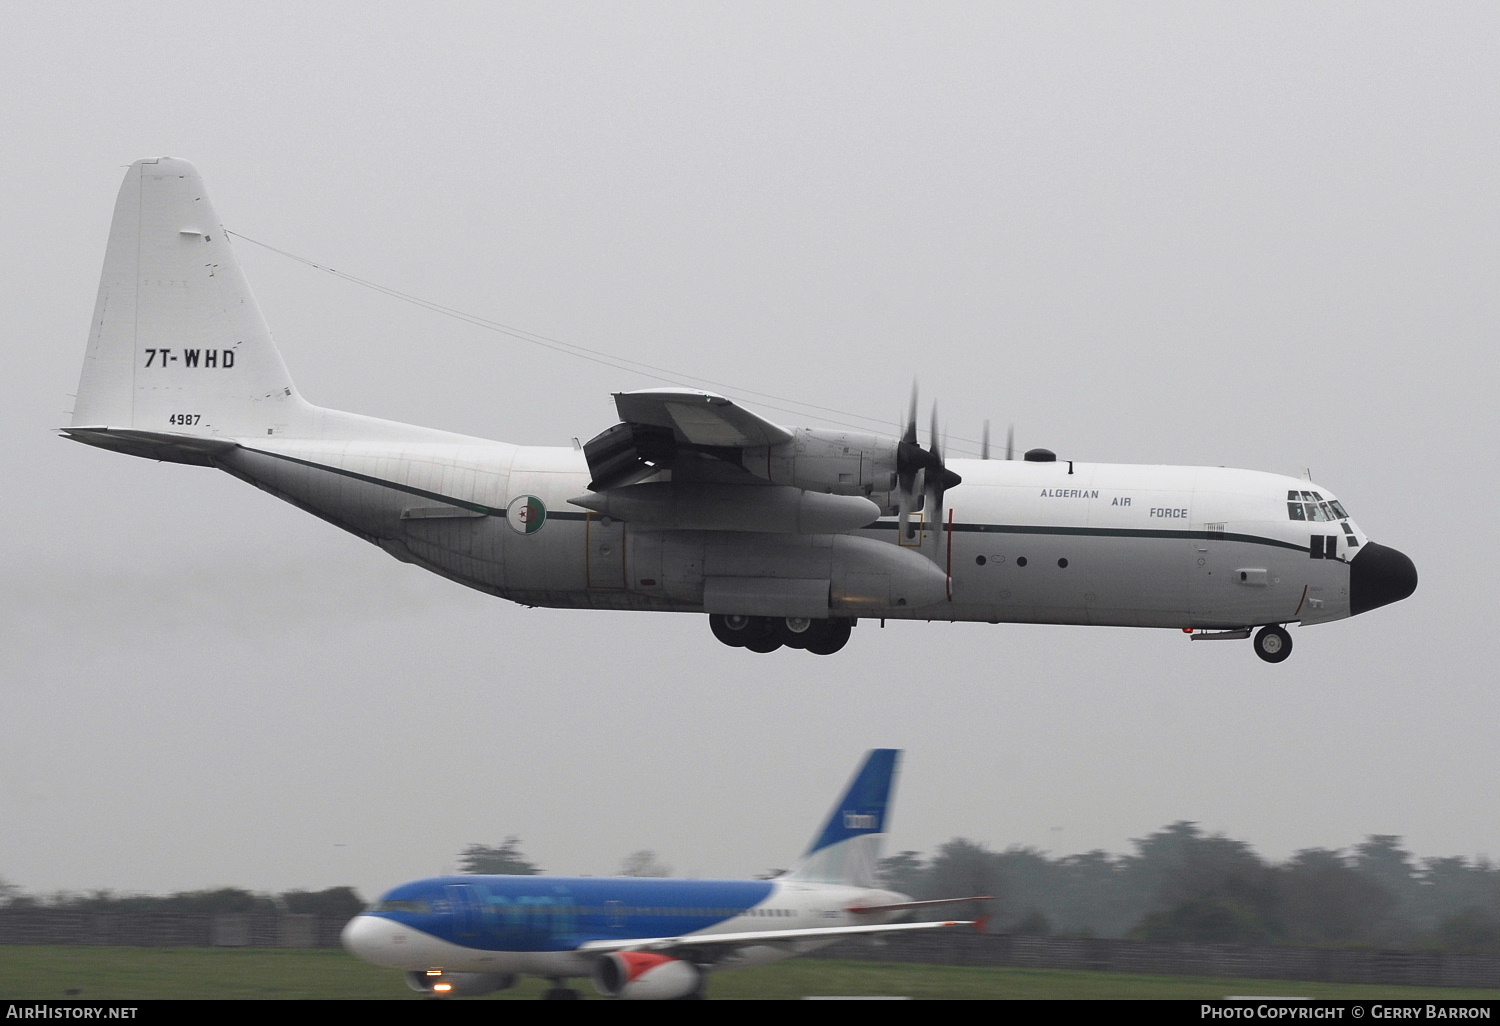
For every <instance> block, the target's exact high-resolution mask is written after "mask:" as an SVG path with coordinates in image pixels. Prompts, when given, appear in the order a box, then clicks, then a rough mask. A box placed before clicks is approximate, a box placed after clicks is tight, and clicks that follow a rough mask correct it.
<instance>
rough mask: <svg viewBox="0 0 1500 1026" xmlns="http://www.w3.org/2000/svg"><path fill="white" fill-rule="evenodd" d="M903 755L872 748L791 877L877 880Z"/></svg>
mask: <svg viewBox="0 0 1500 1026" xmlns="http://www.w3.org/2000/svg"><path fill="white" fill-rule="evenodd" d="M900 756H901V752H900V751H899V750H898V749H895V748H876V749H874V750H873V751H871V752H870V754H869V755H868V756H867V757H866V758H865V763H864V765H863V766H861V767H860V768H859V772H857V773H855V774H854V779H853V780H851V781H850V782H849V787H848V788H847V789H846V790H845V791H844V795H843V797H842V798H840V799H839V800H838V802H837V803H836V804H835V805H834V807H833V811H832V812H830V813H829V815H828V820H827V822H826V823H825V824H824V825H823V829H822V830H821V831H819V833H818V835H817V836H816V837H815V838H814V839H813V842H812V844H811V845H810V846H809V847H808V849H807V853H806V854H805V855H803V856H802V858H800V859H799V860H797V864H796V865H794V866H793V867H792V868H791V870H790V871H789V872H788V873H787V874H786V877H785V879H788V880H806V881H810V882H814V883H831V884H848V885H850V886H854V887H874V886H876V885H877V882H876V879H875V873H876V869H877V863H878V862H879V859H880V849H881V843H882V842H883V841H884V839H885V819H886V814H887V812H888V811H889V809H890V799H891V789H892V787H893V786H894V785H895V781H896V765H897V763H898V762H899V761H900Z"/></svg>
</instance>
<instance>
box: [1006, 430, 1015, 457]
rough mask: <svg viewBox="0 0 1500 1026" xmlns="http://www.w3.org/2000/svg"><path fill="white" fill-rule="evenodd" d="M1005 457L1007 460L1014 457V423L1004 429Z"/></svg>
mask: <svg viewBox="0 0 1500 1026" xmlns="http://www.w3.org/2000/svg"><path fill="white" fill-rule="evenodd" d="M1005 458H1006V459H1008V460H1013V459H1015V458H1016V426H1015V425H1014V424H1012V425H1011V426H1010V427H1008V428H1006V429H1005Z"/></svg>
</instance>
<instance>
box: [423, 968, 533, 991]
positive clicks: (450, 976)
mask: <svg viewBox="0 0 1500 1026" xmlns="http://www.w3.org/2000/svg"><path fill="white" fill-rule="evenodd" d="M406 985H407V986H408V987H410V988H411V989H412V990H415V991H417V992H419V993H422V994H431V995H432V996H433V997H478V996H479V995H480V994H493V993H494V992H495V991H497V990H509V989H510V988H511V987H514V986H515V985H516V977H515V974H514V973H423V972H410V973H407V974H406Z"/></svg>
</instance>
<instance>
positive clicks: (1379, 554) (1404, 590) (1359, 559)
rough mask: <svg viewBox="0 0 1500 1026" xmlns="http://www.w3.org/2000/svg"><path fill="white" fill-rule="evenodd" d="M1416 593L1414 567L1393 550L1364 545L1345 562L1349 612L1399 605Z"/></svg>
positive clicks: (1405, 557) (1368, 544)
mask: <svg viewBox="0 0 1500 1026" xmlns="http://www.w3.org/2000/svg"><path fill="white" fill-rule="evenodd" d="M1416 590H1417V565H1416V564H1415V563H1413V562H1412V561H1411V557H1409V556H1408V555H1407V554H1406V553H1404V552H1401V551H1398V550H1397V549H1393V548H1389V547H1387V546H1385V545H1379V544H1376V543H1375V542H1365V545H1364V548H1362V549H1360V550H1359V554H1358V555H1357V556H1355V557H1354V558H1353V559H1352V560H1351V561H1350V563H1349V613H1350V615H1357V614H1359V613H1365V612H1369V611H1370V610H1371V609H1377V608H1379V607H1380V606H1386V605H1390V604H1391V603H1392V602H1400V601H1401V600H1402V599H1404V598H1406V597H1407V596H1408V595H1410V594H1411V593H1412V592H1414V591H1416Z"/></svg>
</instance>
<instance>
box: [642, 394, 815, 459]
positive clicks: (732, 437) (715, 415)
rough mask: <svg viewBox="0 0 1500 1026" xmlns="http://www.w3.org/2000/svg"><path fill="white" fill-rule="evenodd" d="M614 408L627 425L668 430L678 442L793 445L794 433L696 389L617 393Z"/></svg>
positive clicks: (729, 446) (726, 445)
mask: <svg viewBox="0 0 1500 1026" xmlns="http://www.w3.org/2000/svg"><path fill="white" fill-rule="evenodd" d="M615 409H616V410H618V411H619V414H620V419H621V420H623V421H625V422H626V423H627V424H650V425H652V426H653V427H661V428H669V429H671V431H672V433H673V435H674V436H675V437H676V438H677V440H678V441H679V442H687V443H689V444H692V445H706V446H713V447H722V448H753V447H756V446H763V445H779V444H780V443H782V442H790V441H791V440H792V437H793V436H792V433H791V432H790V431H788V430H787V429H786V428H784V427H781V426H780V425H779V424H772V423H771V422H770V421H769V420H766V419H765V418H763V417H759V416H757V415H756V414H754V413H751V412H750V411H749V410H747V409H745V408H744V407H742V406H738V405H736V404H735V403H734V402H733V401H732V400H730V399H726V398H724V397H723V396H722V395H715V394H714V393H712V392H699V391H697V390H695V389H674V388H647V389H641V390H639V391H636V392H616V393H615Z"/></svg>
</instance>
